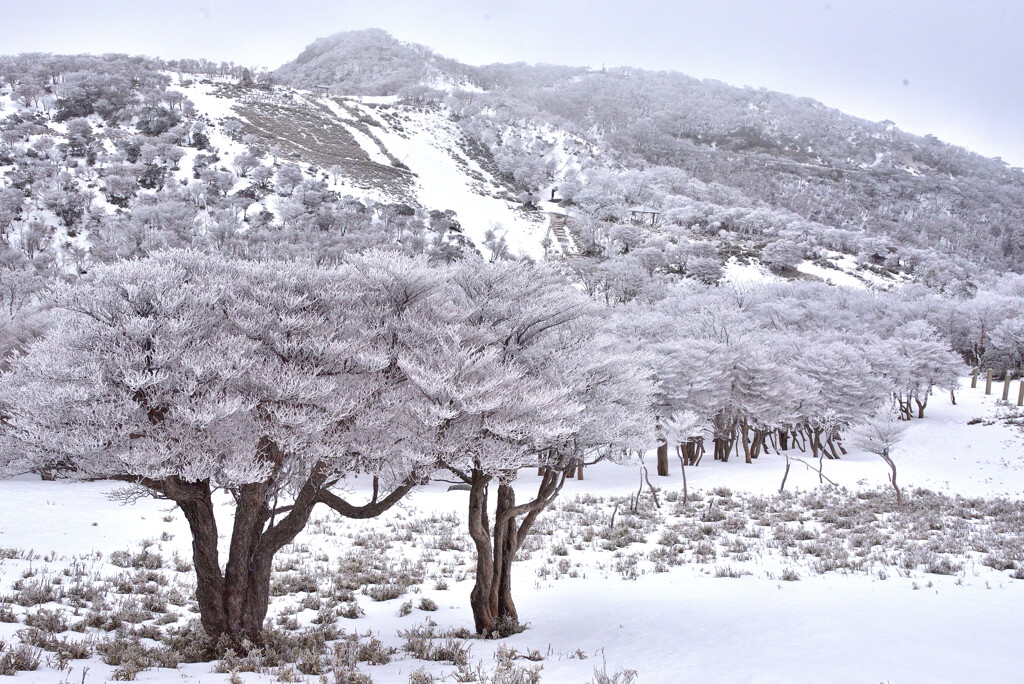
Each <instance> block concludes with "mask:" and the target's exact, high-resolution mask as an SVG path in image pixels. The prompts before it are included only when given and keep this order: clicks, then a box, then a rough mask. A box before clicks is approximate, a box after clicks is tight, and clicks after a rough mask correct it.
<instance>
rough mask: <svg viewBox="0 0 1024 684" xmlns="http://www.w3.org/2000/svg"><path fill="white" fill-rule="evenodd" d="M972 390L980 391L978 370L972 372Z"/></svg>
mask: <svg viewBox="0 0 1024 684" xmlns="http://www.w3.org/2000/svg"><path fill="white" fill-rule="evenodd" d="M971 389H978V369H977V368H975V369H974V370H973V371H971Z"/></svg>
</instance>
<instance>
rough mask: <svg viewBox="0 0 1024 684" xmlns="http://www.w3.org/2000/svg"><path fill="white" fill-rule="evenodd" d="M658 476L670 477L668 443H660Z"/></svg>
mask: <svg viewBox="0 0 1024 684" xmlns="http://www.w3.org/2000/svg"><path fill="white" fill-rule="evenodd" d="M658 475H660V476H661V477H668V442H664V441H663V442H659V443H658Z"/></svg>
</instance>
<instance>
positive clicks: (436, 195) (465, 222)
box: [350, 98, 546, 260]
mask: <svg viewBox="0 0 1024 684" xmlns="http://www.w3.org/2000/svg"><path fill="white" fill-rule="evenodd" d="M369 99H370V98H359V100H358V101H357V100H350V103H351V105H352V106H353V107H355V108H357V109H358V111H359V112H360V113H361V114H362V115H364V116H367V117H370V118H372V119H373V120H374V121H376V122H377V123H378V124H379V127H377V128H375V129H374V133H375V135H376V136H377V137H378V138H379V139H380V140H381V142H382V143H383V145H384V147H385V148H386V149H387V151H388V152H390V153H391V154H392V155H393V156H394V157H395V158H396V159H398V160H399V161H400V162H402V163H403V164H405V165H406V166H408V167H409V169H411V170H412V171H413V172H414V173H415V174H416V175H417V179H416V196H417V198H418V199H419V201H420V203H421V204H422V205H423V206H425V207H429V208H432V209H441V210H443V209H453V210H455V212H456V213H457V215H458V221H459V223H460V224H461V225H462V230H463V232H464V233H465V234H466V236H467V237H469V238H470V239H471V240H473V242H474V243H476V244H477V245H482V244H483V242H484V235H485V233H487V231H488V230H493V231H494V232H495V233H496V234H497V235H499V236H501V235H504V237H505V239H506V241H507V242H508V245H509V247H510V248H511V250H512V251H513V252H514V253H516V254H521V255H527V256H531V257H533V258H535V259H538V260H539V259H541V258H543V253H544V250H543V247H542V246H541V241H542V240H543V238H544V232H545V228H546V223H545V221H544V220H543V219H542V218H541V217H539V216H538V217H537V219H536V220H529V219H527V218H526V217H525V216H524V215H523V214H522V212H521V211H518V210H517V207H516V206H514V205H513V204H510V203H509V202H508V201H507V200H504V199H500V198H498V197H495V196H494V194H493V193H495V192H496V191H497V190H499V187H498V186H497V184H496V183H494V182H493V180H492V179H490V175H489V174H488V173H487V172H486V171H485V170H484V169H482V168H481V167H480V165H479V164H477V162H476V161H474V160H473V159H471V158H470V157H468V156H467V155H466V154H465V153H464V152H463V151H462V149H461V147H460V146H459V144H458V139H459V133H458V131H457V129H456V126H455V124H454V122H452V121H450V120H448V119H447V117H446V116H445V115H444V113H443V112H442V111H436V110H417V109H412V108H404V107H403V108H400V109H399V110H397V111H398V112H399V113H400V114H401V116H402V117H403V118H404V121H403V122H402V131H401V132H399V131H397V130H395V129H394V128H393V127H392V125H391V124H390V123H389V121H388V120H387V118H385V117H383V116H382V115H381V114H380V113H379V112H378V111H377V110H376V109H374V108H372V107H366V106H363V103H364V102H367V101H368V100H369ZM374 99H379V98H374ZM469 174H472V175H473V176H476V177H477V178H484V179H486V182H481V181H479V180H475V179H474V178H473V177H471V175H469Z"/></svg>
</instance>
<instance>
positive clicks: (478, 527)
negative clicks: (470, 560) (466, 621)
mask: <svg viewBox="0 0 1024 684" xmlns="http://www.w3.org/2000/svg"><path fill="white" fill-rule="evenodd" d="M470 480H471V481H470V483H469V536H470V538H471V539H472V540H473V544H474V545H475V546H476V581H475V582H474V584H473V590H472V591H471V592H470V594H469V605H470V607H471V608H472V610H473V623H474V626H475V627H476V633H477V634H487V633H490V632H492V631H493V630H494V629H495V627H497V624H498V616H497V615H496V614H495V613H496V611H495V610H493V609H492V607H491V602H490V593H491V585H492V584H493V582H494V552H493V549H492V546H491V529H490V519H489V517H488V515H487V485H488V483H489V482H490V480H491V477H490V475H484V474H483V473H482V472H481V471H479V470H473V472H472V474H471V476H470Z"/></svg>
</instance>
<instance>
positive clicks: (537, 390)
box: [399, 261, 653, 634]
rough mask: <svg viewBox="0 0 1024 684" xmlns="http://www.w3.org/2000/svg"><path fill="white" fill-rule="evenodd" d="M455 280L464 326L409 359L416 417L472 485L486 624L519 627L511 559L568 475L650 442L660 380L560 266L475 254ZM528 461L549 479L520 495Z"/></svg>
mask: <svg viewBox="0 0 1024 684" xmlns="http://www.w3.org/2000/svg"><path fill="white" fill-rule="evenodd" d="M453 283H454V285H455V290H454V291H453V293H452V295H451V296H452V299H451V301H450V304H449V306H451V307H452V309H453V310H454V311H457V312H459V315H458V319H457V323H456V324H452V325H448V326H445V327H439V328H434V329H433V330H432V332H431V333H430V334H426V333H424V337H425V338H430V337H431V335H433V336H434V337H436V342H432V343H430V344H427V345H424V346H422V347H421V348H420V349H418V350H411V351H410V353H409V354H407V355H406V356H404V357H402V358H401V359H400V360H399V364H400V367H401V368H403V369H404V371H405V373H406V374H407V375H408V376H409V377H410V378H411V380H412V382H413V384H414V385H415V386H416V388H417V389H418V392H419V397H418V399H417V401H416V403H415V407H416V408H415V410H414V415H415V416H416V417H417V419H418V420H419V421H421V423H422V424H424V425H427V426H429V427H431V428H432V430H433V433H434V439H433V443H434V446H433V447H432V450H433V451H434V452H435V453H437V455H438V465H439V466H440V467H441V468H443V469H445V470H447V471H450V472H451V473H453V474H454V475H455V476H456V477H458V478H459V479H460V480H462V481H463V482H465V483H466V484H468V485H469V486H470V493H469V532H470V536H471V537H472V539H473V543H474V545H475V547H476V553H477V568H476V579H475V585H474V588H473V591H472V594H471V605H472V608H473V617H474V622H475V625H476V630H477V632H479V633H481V634H489V633H494V632H495V631H496V630H497V631H502V630H506V629H514V628H515V626H516V625H517V624H518V614H517V612H516V608H515V604H514V603H513V600H512V593H511V591H512V590H511V572H512V561H513V559H514V558H515V554H516V551H517V550H518V549H519V548H520V546H521V545H522V544H523V542H524V541H525V539H526V536H527V535H528V534H529V533H530V530H531V528H532V526H533V524H534V522H535V520H536V518H537V516H538V515H539V514H540V513H541V512H542V511H543V510H544V509H545V508H546V507H547V506H548V505H549V504H550V503H551V502H552V501H554V499H555V497H556V496H557V495H558V493H559V491H560V490H561V488H562V485H563V484H564V482H565V480H566V477H568V476H569V475H570V474H571V473H572V472H574V471H575V470H576V468H578V467H580V466H582V465H583V464H585V463H591V462H593V461H596V460H600V459H602V458H610V459H614V460H621V459H623V458H626V457H627V454H629V453H630V452H638V451H643V450H644V449H645V448H647V446H649V445H650V444H651V443H652V441H653V436H652V434H651V433H652V428H653V419H652V417H651V415H650V412H649V409H648V407H649V405H650V399H651V386H650V383H649V381H648V380H647V378H646V375H645V371H644V370H643V369H642V368H640V367H639V366H638V364H637V363H636V362H635V360H633V359H632V358H630V357H629V356H627V355H626V354H625V353H624V350H623V348H622V346H621V345H620V344H619V343H618V341H617V340H616V339H615V338H614V337H611V336H609V335H608V334H607V333H606V332H605V330H604V325H603V324H602V320H601V316H600V315H599V314H600V310H599V309H597V308H596V307H595V306H594V305H593V304H592V303H591V302H590V301H588V300H587V298H586V297H585V296H583V295H582V294H580V293H579V292H577V291H576V290H575V289H574V288H572V287H571V286H570V285H569V284H568V283H566V282H564V280H562V279H561V278H559V277H557V276H555V275H554V274H553V273H551V272H549V271H547V270H544V269H541V268H539V267H533V266H529V265H527V264H523V263H510V262H505V263H499V264H495V265H490V266H488V265H487V264H484V263H481V262H479V261H477V262H472V261H470V262H466V263H464V264H463V265H462V266H461V267H459V268H457V269H456V270H454V271H453ZM524 468H529V469H530V471H532V472H537V469H538V468H539V469H540V471H541V476H540V483H539V485H538V487H537V492H536V495H535V496H533V497H532V498H531V499H529V500H527V501H525V502H517V501H516V493H515V490H514V489H513V486H512V483H513V481H514V480H515V479H516V477H517V475H518V474H519V471H520V470H521V469H524ZM492 483H494V484H496V485H497V495H496V501H495V504H494V506H495V508H494V513H493V516H494V517H493V522H492V518H491V509H490V508H489V506H488V494H489V485H490V484H492Z"/></svg>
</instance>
